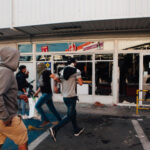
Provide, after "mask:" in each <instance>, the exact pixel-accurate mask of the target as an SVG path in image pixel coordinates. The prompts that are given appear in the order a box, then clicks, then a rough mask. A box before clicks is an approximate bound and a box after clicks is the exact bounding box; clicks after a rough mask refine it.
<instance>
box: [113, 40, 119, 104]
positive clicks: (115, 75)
mask: <svg viewBox="0 0 150 150" xmlns="http://www.w3.org/2000/svg"><path fill="white" fill-rule="evenodd" d="M113 60H114V61H113V78H112V93H113V103H114V104H117V103H118V102H119V67H118V41H117V40H115V49H114V55H113Z"/></svg>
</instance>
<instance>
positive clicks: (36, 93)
mask: <svg viewBox="0 0 150 150" xmlns="http://www.w3.org/2000/svg"><path fill="white" fill-rule="evenodd" d="M40 91H41V89H40V87H39V88H38V90H37V91H36V92H35V94H34V97H36V96H38V94H39V93H40Z"/></svg>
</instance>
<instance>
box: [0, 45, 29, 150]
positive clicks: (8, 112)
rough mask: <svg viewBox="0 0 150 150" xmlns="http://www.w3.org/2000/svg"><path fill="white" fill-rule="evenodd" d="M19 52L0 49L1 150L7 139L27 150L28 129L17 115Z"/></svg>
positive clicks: (8, 48)
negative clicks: (16, 72) (16, 76)
mask: <svg viewBox="0 0 150 150" xmlns="http://www.w3.org/2000/svg"><path fill="white" fill-rule="evenodd" d="M19 57H20V55H19V51H18V50H16V49H13V48H10V47H5V48H2V49H0V149H1V147H2V145H3V144H4V142H5V140H6V138H7V137H8V138H10V139H11V140H13V141H14V142H15V144H17V145H18V149H19V150H27V149H28V148H27V141H28V136H27V129H26V127H25V125H24V123H23V122H22V120H21V118H20V117H19V116H18V115H17V112H18V104H17V97H21V98H23V99H26V97H25V96H23V95H21V96H18V95H17V93H18V88H17V82H16V79H15V76H14V72H15V71H16V69H17V67H18V64H19Z"/></svg>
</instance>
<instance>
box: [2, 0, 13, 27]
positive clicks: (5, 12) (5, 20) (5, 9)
mask: <svg viewBox="0 0 150 150" xmlns="http://www.w3.org/2000/svg"><path fill="white" fill-rule="evenodd" d="M10 26H11V1H10V0H0V28H8V27H10Z"/></svg>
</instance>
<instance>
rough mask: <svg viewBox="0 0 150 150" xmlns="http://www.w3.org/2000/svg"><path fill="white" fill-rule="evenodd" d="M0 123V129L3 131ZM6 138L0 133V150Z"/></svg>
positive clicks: (0, 122)
mask: <svg viewBox="0 0 150 150" xmlns="http://www.w3.org/2000/svg"><path fill="white" fill-rule="evenodd" d="M1 125H2V121H0V129H1V130H3V126H1ZM5 140H6V136H5V135H4V134H2V133H0V150H1V149H2V146H3V144H4V143H5Z"/></svg>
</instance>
